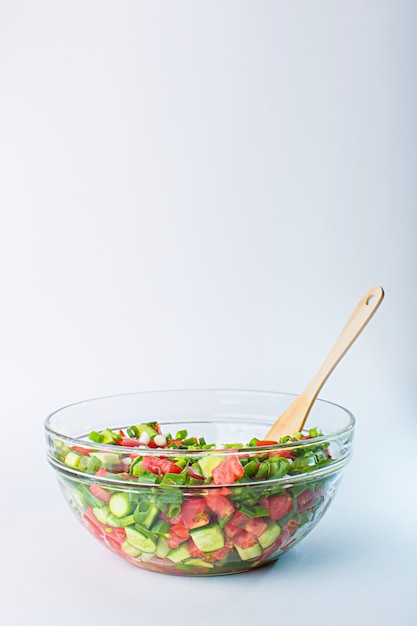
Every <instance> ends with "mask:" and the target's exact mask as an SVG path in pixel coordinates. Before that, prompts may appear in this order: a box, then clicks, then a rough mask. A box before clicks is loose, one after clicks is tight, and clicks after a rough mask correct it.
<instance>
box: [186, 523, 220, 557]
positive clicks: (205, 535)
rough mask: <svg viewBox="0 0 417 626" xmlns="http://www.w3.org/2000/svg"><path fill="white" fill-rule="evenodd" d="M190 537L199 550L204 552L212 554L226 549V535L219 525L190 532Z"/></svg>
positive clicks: (211, 525)
mask: <svg viewBox="0 0 417 626" xmlns="http://www.w3.org/2000/svg"><path fill="white" fill-rule="evenodd" d="M190 535H191V537H192V538H193V541H194V543H195V545H196V546H197V548H198V549H199V550H201V551H202V552H212V551H213V550H220V549H221V548H224V534H223V531H222V529H221V528H220V526H219V525H218V524H210V525H209V526H203V527H201V528H195V529H194V530H190Z"/></svg>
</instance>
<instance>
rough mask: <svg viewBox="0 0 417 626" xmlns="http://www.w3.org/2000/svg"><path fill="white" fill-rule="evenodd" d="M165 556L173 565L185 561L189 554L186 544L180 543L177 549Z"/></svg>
mask: <svg viewBox="0 0 417 626" xmlns="http://www.w3.org/2000/svg"><path fill="white" fill-rule="evenodd" d="M166 556H167V559H170V560H171V561H173V562H174V563H180V562H181V561H185V559H189V558H190V556H191V554H190V550H189V548H188V545H187V542H185V543H182V544H181V545H180V546H178V548H174V549H173V550H170V551H169V552H168V554H167V555H166Z"/></svg>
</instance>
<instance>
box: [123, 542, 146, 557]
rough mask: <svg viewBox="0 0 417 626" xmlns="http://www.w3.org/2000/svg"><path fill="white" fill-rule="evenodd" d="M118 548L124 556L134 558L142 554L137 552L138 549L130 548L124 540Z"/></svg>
mask: <svg viewBox="0 0 417 626" xmlns="http://www.w3.org/2000/svg"><path fill="white" fill-rule="evenodd" d="M120 547H121V549H122V550H123V552H125V553H126V554H129V556H133V557H135V558H136V557H137V556H140V555H141V554H142V552H141V551H140V550H138V548H135V547H134V546H132V545H131V544H130V543H129V542H128V541H126V540H125V541H123V543H122V545H121V546H120Z"/></svg>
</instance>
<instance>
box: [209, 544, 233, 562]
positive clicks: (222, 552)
mask: <svg viewBox="0 0 417 626" xmlns="http://www.w3.org/2000/svg"><path fill="white" fill-rule="evenodd" d="M231 549H232V547H231V546H224V548H219V549H218V550H213V552H210V554H209V555H207V557H206V560H210V561H211V562H213V561H220V560H221V559H223V558H224V557H225V556H227V555H228V554H229V552H230V550H231Z"/></svg>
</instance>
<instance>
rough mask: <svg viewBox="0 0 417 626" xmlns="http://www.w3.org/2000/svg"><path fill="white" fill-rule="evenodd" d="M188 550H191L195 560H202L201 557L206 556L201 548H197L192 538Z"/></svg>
mask: <svg viewBox="0 0 417 626" xmlns="http://www.w3.org/2000/svg"><path fill="white" fill-rule="evenodd" d="M188 549H189V550H190V554H191V556H192V557H193V559H201V557H203V556H204V552H203V551H202V550H200V548H197V546H196V544H195V543H194V541H193V540H192V538H191V537H190V538H189V540H188Z"/></svg>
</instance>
